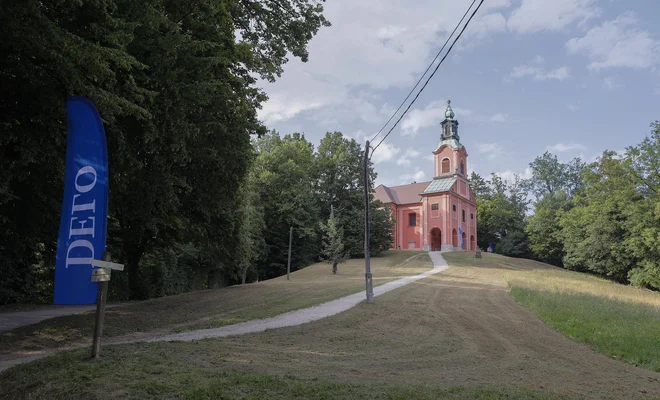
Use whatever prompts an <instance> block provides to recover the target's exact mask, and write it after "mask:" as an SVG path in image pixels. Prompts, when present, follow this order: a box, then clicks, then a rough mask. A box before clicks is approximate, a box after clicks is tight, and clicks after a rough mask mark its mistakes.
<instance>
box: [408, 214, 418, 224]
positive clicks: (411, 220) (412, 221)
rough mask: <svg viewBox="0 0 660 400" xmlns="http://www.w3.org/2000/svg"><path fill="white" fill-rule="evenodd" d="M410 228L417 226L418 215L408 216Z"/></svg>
mask: <svg viewBox="0 0 660 400" xmlns="http://www.w3.org/2000/svg"><path fill="white" fill-rule="evenodd" d="M408 226H417V214H415V213H410V214H408Z"/></svg>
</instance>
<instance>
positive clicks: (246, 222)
mask: <svg viewBox="0 0 660 400" xmlns="http://www.w3.org/2000/svg"><path fill="white" fill-rule="evenodd" d="M250 206H251V204H250V202H248V205H247V218H246V221H245V225H246V226H247V228H248V235H250V234H251V233H252V232H251V229H250ZM248 245H249V246H250V247H252V240H250V241H249V244H248ZM249 268H250V262H249V260H248V262H246V263H245V267H243V283H241V284H242V285H245V280H246V279H247V272H248V269H249Z"/></svg>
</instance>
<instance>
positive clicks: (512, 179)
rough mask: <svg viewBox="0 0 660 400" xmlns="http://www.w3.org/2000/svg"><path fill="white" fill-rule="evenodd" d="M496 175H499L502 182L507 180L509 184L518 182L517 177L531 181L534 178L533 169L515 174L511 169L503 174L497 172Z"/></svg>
mask: <svg viewBox="0 0 660 400" xmlns="http://www.w3.org/2000/svg"><path fill="white" fill-rule="evenodd" d="M495 174H496V175H499V177H500V178H502V180H505V181H507V182H509V183H513V182H515V180H516V175H517V176H519V177H520V178H522V179H529V178H531V177H532V169H531V168H530V167H527V168H525V171H523V172H514V171H512V170H510V169H508V170H506V171H503V172H495Z"/></svg>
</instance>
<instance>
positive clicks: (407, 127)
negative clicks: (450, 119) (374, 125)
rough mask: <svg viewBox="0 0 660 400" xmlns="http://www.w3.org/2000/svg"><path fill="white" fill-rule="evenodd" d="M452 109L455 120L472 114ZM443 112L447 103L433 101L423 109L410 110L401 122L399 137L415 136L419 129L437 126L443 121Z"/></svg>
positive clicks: (457, 108)
mask: <svg viewBox="0 0 660 400" xmlns="http://www.w3.org/2000/svg"><path fill="white" fill-rule="evenodd" d="M452 109H453V110H454V114H455V116H456V118H460V117H469V116H471V115H472V114H473V112H472V110H469V109H466V108H460V107H452ZM445 110H447V103H446V102H445V101H444V100H442V101H433V102H431V103H429V104H428V105H427V106H426V107H425V108H423V109H420V108H414V109H412V110H411V111H409V112H408V114H406V117H405V118H404V119H403V121H402V122H401V136H415V135H417V132H419V130H420V129H424V128H428V127H430V126H434V125H439V124H440V122H442V121H443V120H444V119H445ZM438 129H439V128H438Z"/></svg>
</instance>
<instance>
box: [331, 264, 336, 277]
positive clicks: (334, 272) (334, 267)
mask: <svg viewBox="0 0 660 400" xmlns="http://www.w3.org/2000/svg"><path fill="white" fill-rule="evenodd" d="M332 275H337V263H333V264H332Z"/></svg>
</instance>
